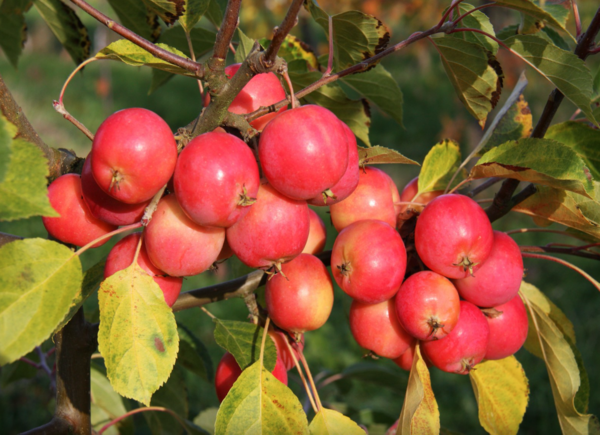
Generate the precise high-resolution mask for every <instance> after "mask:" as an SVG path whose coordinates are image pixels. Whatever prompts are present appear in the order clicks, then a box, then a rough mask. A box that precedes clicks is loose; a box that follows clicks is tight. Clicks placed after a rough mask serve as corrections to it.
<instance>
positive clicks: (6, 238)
mask: <svg viewBox="0 0 600 435" xmlns="http://www.w3.org/2000/svg"><path fill="white" fill-rule="evenodd" d="M22 239H23V237H20V236H13V235H12V234H7V233H0V247H2V246H3V245H6V244H7V243H10V242H14V241H15V240H22Z"/></svg>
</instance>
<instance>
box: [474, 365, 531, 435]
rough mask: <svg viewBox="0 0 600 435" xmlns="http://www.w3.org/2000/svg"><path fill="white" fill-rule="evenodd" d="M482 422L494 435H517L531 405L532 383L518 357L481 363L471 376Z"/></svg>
mask: <svg viewBox="0 0 600 435" xmlns="http://www.w3.org/2000/svg"><path fill="white" fill-rule="evenodd" d="M469 378H470V379H471V385H472V386H473V392H474V393H475V398H476V399H477V405H478V406H479V422H480V423H481V426H483V428H484V429H485V430H486V431H487V432H488V433H491V434H496V433H498V434H516V433H518V432H519V426H520V424H521V422H522V421H523V416H524V415H525V410H526V409H527V403H528V402H529V382H528V381H527V377H526V376H525V371H523V367H522V366H521V364H520V363H519V361H517V359H516V358H515V357H514V356H509V357H508V358H504V359H501V360H496V361H484V362H482V363H480V364H477V370H472V371H471V373H469Z"/></svg>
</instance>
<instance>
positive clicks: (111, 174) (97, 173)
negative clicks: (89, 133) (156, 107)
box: [92, 108, 177, 204]
mask: <svg viewBox="0 0 600 435" xmlns="http://www.w3.org/2000/svg"><path fill="white" fill-rule="evenodd" d="M176 161H177V143H176V142H175V138H174V137H173V133H172V132H171V129H170V128H169V126H168V125H167V123H166V122H165V121H164V120H163V119H162V118H161V117H160V116H158V115H157V114H156V113H154V112H152V111H150V110H147V109H141V108H133V109H124V110H120V111H118V112H115V113H113V114H112V115H110V116H109V117H108V118H106V119H105V120H104V122H103V123H102V124H101V125H100V127H99V128H98V131H97V132H96V135H95V136H94V141H93V143H92V172H93V174H94V179H95V180H96V182H97V183H98V186H100V188H101V189H102V190H104V191H105V192H106V193H108V194H109V195H110V196H112V197H113V198H116V199H118V200H119V201H122V202H125V203H127V204H139V203H140V202H144V201H147V200H149V199H152V197H153V196H154V195H155V194H156V193H157V192H158V191H159V190H160V189H161V188H162V187H163V186H164V185H165V184H167V182H168V181H169V179H170V178H171V175H173V171H174V170H175V163H176Z"/></svg>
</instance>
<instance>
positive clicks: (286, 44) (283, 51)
mask: <svg viewBox="0 0 600 435" xmlns="http://www.w3.org/2000/svg"><path fill="white" fill-rule="evenodd" d="M270 44H271V41H270V40H269V39H261V40H260V45H262V46H263V47H264V48H267V47H268V46H269V45H270ZM277 56H279V57H282V58H283V59H285V61H286V62H292V61H294V60H299V59H302V60H305V61H306V63H307V65H308V68H309V69H310V70H311V71H316V70H318V69H319V61H318V59H317V56H315V53H314V51H313V50H312V48H310V46H309V45H308V44H305V43H304V42H302V41H301V40H300V39H298V38H296V37H295V36H294V35H287V36H286V37H285V39H284V40H283V44H281V47H280V48H279V51H278V52H277Z"/></svg>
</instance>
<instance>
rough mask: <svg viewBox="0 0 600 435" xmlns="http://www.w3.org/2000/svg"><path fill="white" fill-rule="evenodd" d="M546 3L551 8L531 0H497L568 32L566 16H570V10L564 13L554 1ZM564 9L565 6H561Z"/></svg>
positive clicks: (501, 4) (500, 4)
mask: <svg viewBox="0 0 600 435" xmlns="http://www.w3.org/2000/svg"><path fill="white" fill-rule="evenodd" d="M544 3H545V4H546V5H548V6H550V7H549V8H546V9H544V8H542V7H540V6H538V4H536V3H534V2H533V1H531V0H497V1H496V4H498V5H499V6H504V7H507V8H510V9H515V10H517V11H519V12H522V13H524V14H527V15H530V16H532V17H534V18H537V19H539V20H543V21H545V22H546V23H547V24H549V25H551V26H554V27H556V28H558V29H560V30H563V31H565V32H567V29H566V27H565V26H566V18H567V16H568V11H567V12H566V14H564V13H562V12H561V11H560V10H559V9H558V8H556V7H555V6H557V5H553V4H552V3H553V2H552V1H546V2H544ZM555 3H568V2H562V1H561V2H555ZM559 7H560V8H563V9H564V6H559Z"/></svg>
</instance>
